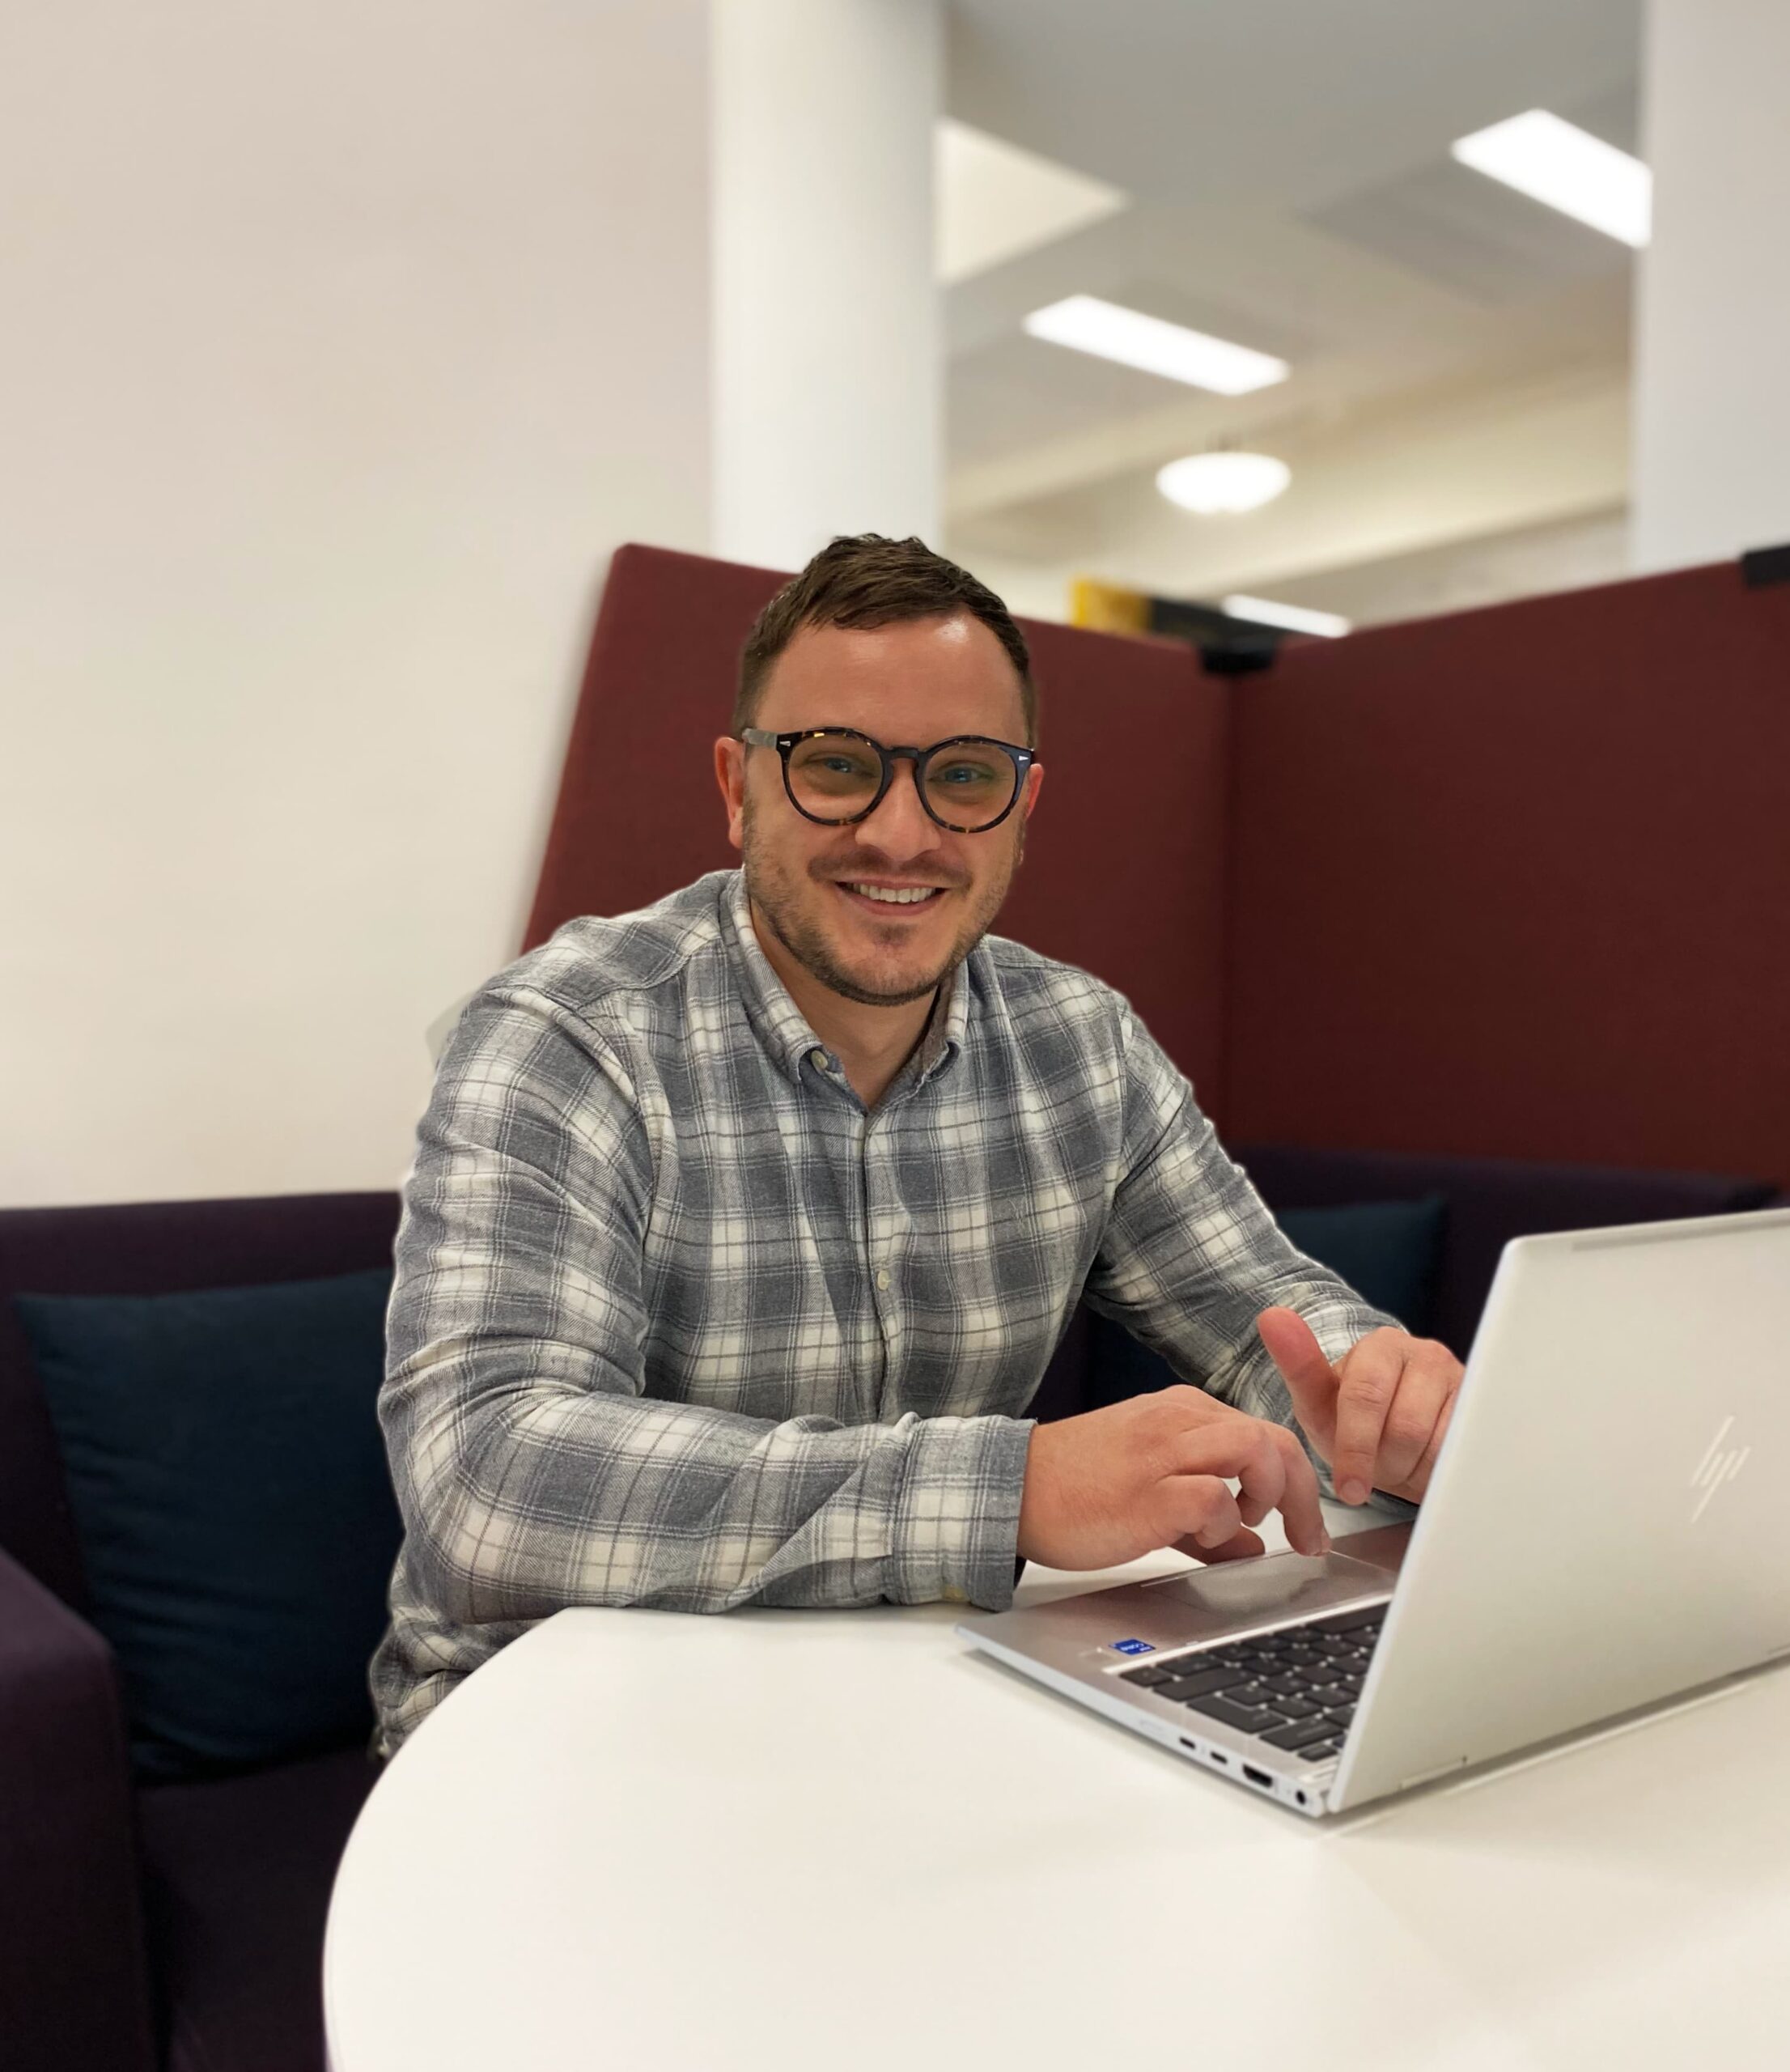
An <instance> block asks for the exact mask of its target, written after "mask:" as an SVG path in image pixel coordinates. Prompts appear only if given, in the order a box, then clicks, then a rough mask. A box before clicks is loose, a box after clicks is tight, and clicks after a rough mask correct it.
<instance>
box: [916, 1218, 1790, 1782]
mask: <svg viewBox="0 0 1790 2072" xmlns="http://www.w3.org/2000/svg"><path fill="white" fill-rule="evenodd" d="M1787 1472H1790V1210H1773V1209H1764V1210H1757V1211H1754V1212H1749V1213H1747V1214H1744V1215H1738V1216H1704V1217H1698V1218H1695V1219H1692V1220H1690V1221H1682V1222H1673V1223H1648V1224H1636V1225H1625V1226H1622V1227H1621V1228H1618V1229H1605V1230H1581V1231H1567V1232H1563V1233H1559V1235H1555V1236H1548V1237H1538V1238H1515V1239H1512V1242H1510V1243H1509V1244H1508V1245H1506V1246H1505V1247H1504V1255H1503V1257H1502V1259H1500V1261H1499V1267H1498V1273H1497V1277H1496V1279H1495V1281H1494V1282H1493V1284H1492V1289H1491V1296H1490V1297H1489V1299H1488V1301H1487V1306H1486V1310H1485V1314H1484V1317H1483V1319H1482V1322H1481V1324H1480V1327H1479V1333H1478V1337H1477V1338H1476V1339H1475V1340H1474V1345H1473V1351H1472V1355H1471V1357H1470V1359H1469V1360H1468V1362H1467V1369H1466V1379H1465V1381H1464V1382H1462V1384H1461V1399H1460V1401H1459V1403H1457V1406H1456V1408H1455V1413H1454V1418H1453V1423H1452V1424H1451V1425H1450V1426H1449V1433H1448V1437H1447V1439H1446V1440H1445V1441H1444V1444H1443V1447H1442V1450H1441V1454H1440V1457H1439V1458H1438V1460H1437V1462H1436V1469H1435V1472H1434V1474H1433V1475H1432V1478H1431V1481H1430V1487H1429V1491H1428V1494H1427V1497H1426V1498H1425V1501H1424V1502H1423V1506H1422V1509H1420V1511H1419V1514H1418V1516H1417V1518H1416V1519H1415V1522H1413V1523H1411V1524H1409V1525H1405V1524H1401V1525H1395V1526H1378V1527H1377V1528H1375V1529H1371V1530H1368V1531H1362V1532H1359V1533H1355V1534H1350V1535H1346V1536H1344V1537H1342V1538H1339V1539H1335V1540H1334V1542H1333V1546H1332V1551H1331V1552H1330V1553H1329V1554H1328V1555H1326V1556H1304V1555H1299V1554H1292V1553H1285V1554H1270V1555H1263V1556H1258V1558H1256V1559H1255V1560H1245V1561H1239V1562H1232V1563H1225V1564H1221V1565H1215V1566H1214V1567H1211V1568H1207V1569H1190V1570H1189V1571H1187V1572H1186V1573H1185V1574H1181V1575H1175V1576H1169V1577H1161V1578H1159V1579H1157V1580H1156V1581H1154V1582H1142V1583H1129V1584H1124V1585H1121V1586H1118V1587H1117V1588H1113V1589H1107V1590H1092V1591H1088V1592H1086V1593H1084V1594H1083V1595H1081V1596H1080V1597H1071V1598H1065V1599H1058V1601H1057V1602H1056V1603H1053V1604H1046V1605H1041V1606H1039V1607H1037V1608H1036V1609H1033V1610H1026V1611H1003V1612H999V1613H997V1614H995V1615H993V1616H989V1617H985V1618H980V1619H974V1620H966V1621H965V1622H964V1623H963V1624H960V1625H959V1626H957V1628H956V1630H957V1632H958V1633H961V1635H962V1636H963V1637H964V1638H965V1640H967V1641H971V1642H972V1643H973V1645H975V1646H977V1647H978V1648H982V1649H985V1650H986V1651H987V1652H988V1653H989V1654H991V1655H993V1656H995V1657H996V1658H998V1659H999V1660H1000V1661H1001V1662H1005V1663H1007V1664H1008V1665H1009V1666H1010V1667H1012V1668H1014V1669H1016V1670H1020V1671H1023V1672H1024V1674H1025V1675H1028V1676H1030V1677H1033V1678H1035V1679H1037V1681H1038V1682H1039V1683H1041V1684H1046V1685H1048V1686H1049V1687H1050V1689H1052V1690H1053V1691H1058V1692H1061V1693H1062V1694H1063V1696H1065V1697H1069V1698H1074V1699H1076V1700H1080V1703H1081V1704H1083V1705H1091V1706H1092V1707H1093V1709H1095V1710H1096V1712H1100V1713H1105V1715H1106V1716H1107V1717H1109V1719H1113V1720H1116V1721H1117V1722H1118V1723H1119V1724H1120V1725H1121V1726H1128V1727H1130V1728H1132V1729H1133V1730H1135V1732H1137V1733H1139V1734H1147V1735H1148V1736H1149V1737H1150V1739H1152V1740H1153V1741H1157V1742H1160V1743H1162V1744H1163V1745H1164V1747H1169V1748H1172V1749H1173V1750H1174V1751H1176V1752H1177V1754H1180V1755H1181V1756H1186V1758H1187V1760H1189V1761H1190V1762H1194V1763H1198V1764H1202V1765H1203V1766H1204V1767H1205V1768H1208V1769H1211V1770H1213V1771H1215V1772H1216V1773H1217V1774H1218V1775H1219V1776H1220V1777H1228V1778H1229V1779H1231V1780H1232V1781H1233V1782H1234V1783H1236V1784H1238V1785H1243V1786H1245V1788H1247V1789H1249V1790H1255V1791H1258V1792H1261V1793H1262V1794H1266V1795H1268V1796H1270V1797H1271V1798H1275V1799H1276V1800H1278V1801H1279V1802H1281V1803H1282V1804H1283V1805H1286V1806H1288V1807H1292V1808H1294V1809H1295V1810H1296V1811H1300V1812H1303V1813H1306V1814H1309V1815H1313V1816H1317V1815H1325V1814H1330V1813H1337V1812H1341V1811H1345V1810H1347V1808H1349V1807H1356V1806H1361V1805H1364V1804H1365V1803H1367V1802H1368V1801H1369V1800H1372V1799H1376V1798H1384V1797H1385V1796H1386V1795H1388V1794H1390V1793H1393V1792H1398V1791H1404V1790H1409V1789H1410V1788H1411V1787H1412V1786H1414V1785H1420V1784H1424V1783H1427V1782H1428V1781H1431V1780H1432V1779H1434V1778H1437V1777H1446V1776H1449V1775H1451V1774H1453V1773H1456V1772H1459V1771H1464V1770H1466V1769H1467V1768H1470V1767H1472V1766H1474V1765H1477V1764H1483V1763H1488V1762H1492V1761H1495V1760H1497V1759H1499V1757H1503V1756H1509V1755H1512V1754H1513V1753H1514V1752H1516V1751H1518V1750H1520V1749H1526V1748H1529V1747H1534V1746H1535V1745H1536V1744H1538V1743H1545V1742H1549V1741H1552V1740H1555V1739H1559V1738H1560V1737H1563V1736H1569V1735H1572V1734H1576V1733H1577V1732H1579V1731H1581V1730H1584V1729H1586V1728H1589V1727H1591V1726H1596V1725H1598V1724H1601V1723H1603V1722H1608V1721H1610V1720H1612V1719H1614V1718H1616V1717H1619V1716H1621V1715H1623V1714H1627V1713H1638V1712H1641V1711H1644V1710H1645V1709H1647V1708H1648V1707H1651V1706H1656V1705H1661V1703H1662V1702H1663V1701H1665V1700H1670V1699H1673V1698H1674V1697H1677V1696H1680V1695H1682V1693H1684V1692H1688V1691H1690V1690H1693V1689H1695V1688H1699V1687H1700V1686H1702V1685H1704V1684H1710V1683H1713V1682H1716V1681H1717V1680H1719V1679H1722V1678H1724V1677H1728V1676H1731V1675H1734V1674H1735V1673H1737V1671H1742V1670H1747V1669H1751V1668H1754V1667H1758V1665H1760V1664H1762V1663H1763V1662H1767V1661H1768V1660H1770V1659H1771V1658H1772V1657H1774V1656H1782V1657H1790V1503H1786V1501H1785V1497H1784V1477H1785V1475H1786V1473H1787Z"/></svg>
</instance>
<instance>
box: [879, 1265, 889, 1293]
mask: <svg viewBox="0 0 1790 2072" xmlns="http://www.w3.org/2000/svg"><path fill="white" fill-rule="evenodd" d="M876 1285H877V1286H878V1287H879V1288H886V1287H888V1285H889V1268H888V1267H886V1266H880V1267H877V1269H876Z"/></svg>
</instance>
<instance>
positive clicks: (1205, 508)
mask: <svg viewBox="0 0 1790 2072" xmlns="http://www.w3.org/2000/svg"><path fill="white" fill-rule="evenodd" d="M1292 478H1293V471H1292V469H1291V468H1289V467H1288V466H1287V464H1286V462H1285V461H1277V460H1276V459H1275V457H1274V456H1273V455H1272V454H1271V453H1190V454H1188V455H1187V456H1186V459H1184V460H1181V461H1170V462H1169V465H1168V466H1167V467H1165V468H1159V469H1157V471H1156V487H1157V488H1158V489H1159V490H1161V492H1162V494H1163V495H1164V496H1165V497H1167V498H1168V499H1169V502H1170V503H1178V504H1179V505H1180V506H1181V509H1182V510H1183V511H1197V512H1199V513H1200V514H1201V515H1202V516H1204V517H1215V516H1219V514H1220V513H1222V512H1236V511H1255V510H1258V509H1259V508H1260V507H1261V506H1262V505H1263V504H1264V503H1273V501H1274V499H1275V498H1276V497H1277V496H1279V494H1280V492H1281V491H1282V490H1283V489H1284V488H1285V487H1286V486H1287V483H1288V482H1291V481H1292Z"/></svg>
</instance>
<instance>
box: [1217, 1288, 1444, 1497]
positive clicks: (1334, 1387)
mask: <svg viewBox="0 0 1790 2072" xmlns="http://www.w3.org/2000/svg"><path fill="white" fill-rule="evenodd" d="M1255 1327H1256V1330H1257V1331H1258V1333H1259V1334H1260V1335H1261V1339H1262V1344H1264V1345H1265V1346H1266V1347H1267V1348H1268V1351H1269V1352H1270V1354H1271V1355H1272V1356H1273V1359H1274V1363H1275V1365H1276V1366H1277V1367H1278V1368H1279V1369H1280V1371H1281V1373H1282V1374H1283V1375H1284V1376H1285V1378H1286V1382H1287V1389H1288V1391H1290V1393H1291V1394H1292V1399H1293V1409H1294V1411H1295V1412H1296V1414H1297V1416H1298V1418H1299V1421H1300V1424H1301V1425H1304V1428H1305V1433H1306V1436H1307V1437H1308V1438H1309V1439H1310V1441H1311V1442H1312V1444H1313V1446H1315V1447H1316V1448H1317V1450H1318V1452H1319V1453H1320V1454H1322V1455H1323V1457H1324V1458H1325V1460H1326V1462H1327V1463H1329V1465H1330V1480H1332V1481H1333V1482H1334V1484H1336V1493H1337V1494H1338V1496H1339V1497H1341V1498H1342V1501H1343V1502H1344V1503H1346V1504H1363V1503H1365V1502H1366V1501H1367V1500H1368V1497H1369V1495H1370V1494H1371V1493H1372V1491H1374V1490H1375V1489H1384V1490H1385V1491H1386V1492H1387V1493H1388V1494H1389V1495H1390V1496H1393V1497H1408V1498H1409V1499H1410V1501H1411V1502H1412V1503H1414V1504H1415V1503H1419V1502H1420V1501H1422V1499H1423V1492H1424V1491H1425V1490H1426V1489H1427V1488H1428V1487H1429V1480H1430V1470H1431V1469H1432V1467H1435V1465H1436V1453H1437V1450H1439V1449H1440V1446H1441V1444H1442V1440H1443V1437H1444V1434H1445V1433H1447V1431H1448V1429H1449V1419H1450V1418H1451V1417H1452V1416H1453V1414H1454V1399H1455V1397H1456V1395H1457V1394H1458V1393H1459V1392H1460V1387H1461V1375H1462V1374H1464V1373H1465V1371H1466V1370H1465V1369H1464V1368H1463V1367H1462V1366H1461V1362H1460V1361H1458V1360H1457V1359H1456V1358H1455V1357H1454V1355H1453V1353H1452V1352H1449V1349H1448V1348H1447V1347H1446V1346H1445V1345H1443V1344H1439V1343H1438V1341H1437V1340H1435V1339H1433V1338H1413V1337H1412V1336H1411V1335H1410V1332H1409V1331H1394V1330H1393V1328H1392V1327H1391V1326H1390V1325H1389V1324H1382V1325H1381V1327H1380V1328H1379V1330H1378V1331H1369V1332H1368V1335H1367V1336H1366V1337H1365V1338H1360V1339H1357V1340H1355V1344H1353V1345H1352V1346H1351V1347H1350V1348H1349V1350H1348V1351H1347V1352H1346V1353H1345V1354H1344V1355H1343V1357H1342V1364H1341V1365H1340V1366H1337V1367H1333V1366H1332V1365H1330V1361H1328V1360H1326V1358H1325V1357H1324V1353H1323V1349H1322V1348H1321V1346H1320V1345H1319V1344H1318V1342H1317V1338H1316V1336H1315V1335H1313V1331H1312V1327H1311V1326H1310V1325H1309V1323H1306V1321H1305V1319H1304V1318H1303V1317H1302V1316H1300V1314H1299V1313H1298V1312H1297V1311H1296V1310H1263V1311H1262V1314H1261V1315H1260V1316H1259V1317H1258V1318H1256V1320H1255Z"/></svg>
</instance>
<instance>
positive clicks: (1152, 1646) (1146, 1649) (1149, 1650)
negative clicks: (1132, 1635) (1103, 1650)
mask: <svg viewBox="0 0 1790 2072" xmlns="http://www.w3.org/2000/svg"><path fill="white" fill-rule="evenodd" d="M1106 1645H1108V1646H1109V1648H1116V1649H1118V1652H1119V1653H1120V1654H1155V1653H1156V1642H1155V1641H1108V1642H1107V1643H1106Z"/></svg>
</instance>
